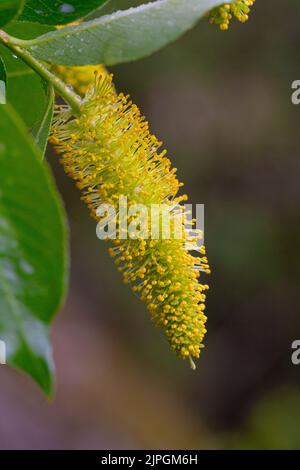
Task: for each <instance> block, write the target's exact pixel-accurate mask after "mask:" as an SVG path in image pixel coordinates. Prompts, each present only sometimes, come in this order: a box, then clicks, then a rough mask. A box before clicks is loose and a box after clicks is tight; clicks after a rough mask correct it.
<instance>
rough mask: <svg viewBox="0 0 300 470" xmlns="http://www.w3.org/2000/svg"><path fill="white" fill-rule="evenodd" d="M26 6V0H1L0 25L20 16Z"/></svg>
mask: <svg viewBox="0 0 300 470" xmlns="http://www.w3.org/2000/svg"><path fill="white" fill-rule="evenodd" d="M23 6H24V0H1V1H0V26H4V25H5V24H7V23H9V22H10V21H12V20H13V19H14V18H15V17H16V16H18V15H19V14H20V13H21V11H22V8H23Z"/></svg>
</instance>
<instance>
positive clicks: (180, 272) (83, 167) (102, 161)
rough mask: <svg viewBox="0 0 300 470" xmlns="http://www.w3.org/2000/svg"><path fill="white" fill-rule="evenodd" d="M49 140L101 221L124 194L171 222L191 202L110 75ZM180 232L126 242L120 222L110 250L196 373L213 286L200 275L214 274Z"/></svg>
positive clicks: (59, 117) (58, 119)
mask: <svg viewBox="0 0 300 470" xmlns="http://www.w3.org/2000/svg"><path fill="white" fill-rule="evenodd" d="M51 142H52V144H53V145H54V146H55V149H56V151H57V152H58V154H60V155H61V162H62V164H63V166H64V169H65V171H66V173H67V174H68V175H69V176H70V177H71V178H72V179H73V180H75V181H76V183H77V186H78V188H79V189H80V190H81V191H82V198H83V200H84V201H85V202H86V203H87V205H88V207H89V209H90V211H91V214H92V216H93V217H95V218H96V219H97V220H101V217H99V216H98V215H97V213H98V212H97V209H98V207H99V206H100V205H101V204H109V205H111V206H113V207H115V208H116V210H118V201H119V200H120V198H124V197H126V200H127V201H128V206H132V205H133V204H142V205H144V206H146V207H151V206H152V205H153V204H154V205H160V204H164V205H166V206H167V208H168V211H169V214H170V215H171V220H172V221H173V225H174V223H175V222H174V221H175V219H176V214H177V212H176V211H177V209H176V208H178V206H179V205H180V204H181V203H182V202H183V201H185V200H186V199H187V196H186V195H182V196H180V195H178V192H179V189H180V187H181V186H182V183H179V181H178V179H177V177H176V169H175V168H172V167H171V162H170V160H169V159H168V158H167V157H166V151H165V150H162V151H161V150H160V147H161V142H159V141H158V140H157V138H156V137H155V136H153V135H152V134H151V133H150V132H149V128H148V123H147V122H146V121H145V119H144V117H143V116H141V113H140V111H139V109H138V108H137V106H136V105H134V104H133V103H132V102H131V101H129V99H128V97H127V96H124V95H123V94H119V95H117V94H116V92H115V89H114V86H113V83H112V76H107V75H99V74H97V75H96V78H95V80H94V84H93V85H92V87H91V88H90V89H89V91H88V93H87V95H86V96H85V98H84V100H83V102H82V106H81V113H80V115H79V116H77V117H75V116H73V114H72V110H71V109H70V108H69V107H68V106H60V107H58V109H57V112H56V116H55V120H54V125H53V130H52V135H51ZM128 222H132V217H131V218H130V217H128ZM182 224H183V225H184V220H183V221H182ZM150 225H151V222H150ZM148 228H150V229H151V226H150V227H148ZM182 233H183V236H182V237H180V238H172V237H170V238H168V239H163V238H161V237H159V238H158V239H152V238H150V239H149V238H148V239H145V238H143V237H141V236H139V237H137V238H136V239H132V238H130V239H122V237H121V229H120V226H119V225H118V229H117V235H118V236H117V238H116V239H115V240H112V241H110V243H111V246H110V248H109V253H110V255H111V256H112V258H113V259H114V262H115V264H116V265H117V266H118V269H119V271H120V272H122V274H123V279H124V282H125V283H127V284H129V285H130V286H131V288H132V290H133V291H134V292H135V293H136V294H137V295H138V296H139V297H140V298H141V300H143V301H144V302H145V303H146V304H147V307H148V310H149V312H150V314H151V317H152V319H153V321H154V323H155V324H156V325H157V326H159V327H161V328H162V329H163V330H164V333H165V335H166V337H167V339H168V341H169V343H170V346H171V348H172V350H173V351H174V352H175V353H176V354H177V355H178V356H179V357H180V358H182V359H189V360H190V364H191V366H192V367H193V368H194V362H193V360H192V358H193V357H194V358H198V357H199V355H200V350H201V348H202V347H203V338H204V335H205V333H206V329H205V323H206V316H205V315H204V309H205V291H206V290H207V289H208V286H207V285H206V284H203V283H200V282H199V276H200V272H204V273H210V269H209V266H208V262H207V258H206V256H205V248H204V246H199V243H198V242H199V238H200V235H198V236H195V237H194V238H191V237H189V236H188V231H187V230H185V229H183V231H182ZM194 253H197V255H195V254H194Z"/></svg>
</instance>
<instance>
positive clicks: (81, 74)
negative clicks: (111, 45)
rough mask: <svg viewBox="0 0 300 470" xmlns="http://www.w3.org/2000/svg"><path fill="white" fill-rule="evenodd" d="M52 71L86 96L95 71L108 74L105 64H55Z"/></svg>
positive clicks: (78, 92)
mask: <svg viewBox="0 0 300 470" xmlns="http://www.w3.org/2000/svg"><path fill="white" fill-rule="evenodd" d="M52 71H53V72H54V73H55V74H56V75H58V76H59V77H60V78H61V79H62V80H63V81H64V82H65V83H67V84H68V85H70V86H71V87H72V88H73V90H74V91H75V92H76V93H77V94H78V95H80V96H84V95H85V94H86V92H87V90H88V88H89V87H90V85H91V83H93V81H94V78H95V73H98V74H101V75H108V71H107V69H106V68H105V66H104V65H83V66H78V67H77V66H76V67H68V66H66V65H54V66H53V67H52Z"/></svg>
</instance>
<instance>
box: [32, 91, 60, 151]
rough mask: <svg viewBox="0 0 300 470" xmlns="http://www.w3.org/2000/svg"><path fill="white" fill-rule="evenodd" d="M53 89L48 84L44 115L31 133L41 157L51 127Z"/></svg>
mask: <svg viewBox="0 0 300 470" xmlns="http://www.w3.org/2000/svg"><path fill="white" fill-rule="evenodd" d="M54 98H55V94H54V90H53V87H52V86H49V89H48V96H47V103H46V107H45V110H44V115H43V118H42V120H41V122H39V123H38V125H37V126H36V127H35V128H34V129H33V131H32V134H33V136H34V140H35V142H36V144H37V146H38V147H39V149H40V150H41V157H42V158H43V157H44V155H45V151H46V148H47V143H48V136H49V133H50V129H51V123H52V117H53V110H54Z"/></svg>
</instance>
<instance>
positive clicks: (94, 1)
mask: <svg viewBox="0 0 300 470" xmlns="http://www.w3.org/2000/svg"><path fill="white" fill-rule="evenodd" d="M106 1H107V0H84V1H82V0H67V1H66V2H65V1H64V0H47V1H45V0H27V2H26V5H25V8H24V11H23V14H22V16H21V19H23V20H25V21H34V22H37V23H43V24H55V25H57V24H67V23H70V22H71V21H74V20H77V19H79V18H82V17H84V16H86V15H87V14H88V13H90V12H91V11H93V10H95V9H96V8H98V7H99V6H100V5H103V4H104V3H105V2H106Z"/></svg>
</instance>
